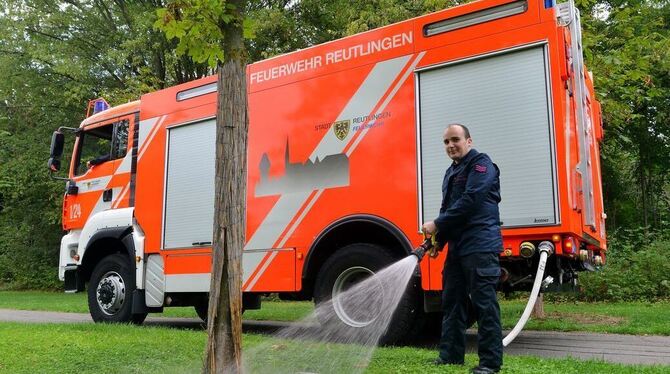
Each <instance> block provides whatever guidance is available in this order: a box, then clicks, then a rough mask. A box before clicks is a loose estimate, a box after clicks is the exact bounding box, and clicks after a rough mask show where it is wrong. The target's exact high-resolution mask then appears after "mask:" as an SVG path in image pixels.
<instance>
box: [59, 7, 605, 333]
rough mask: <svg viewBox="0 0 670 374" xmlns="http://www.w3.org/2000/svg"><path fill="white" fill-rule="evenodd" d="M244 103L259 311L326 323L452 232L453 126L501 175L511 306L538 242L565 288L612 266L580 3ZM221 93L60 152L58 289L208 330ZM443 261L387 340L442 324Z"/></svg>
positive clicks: (426, 20)
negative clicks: (444, 215) (180, 317)
mask: <svg viewBox="0 0 670 374" xmlns="http://www.w3.org/2000/svg"><path fill="white" fill-rule="evenodd" d="M247 85H248V87H247V88H248V95H249V96H248V98H249V119H250V120H249V122H250V124H249V146H248V154H247V165H248V175H247V194H246V245H245V247H244V255H243V271H244V275H243V292H244V308H245V309H254V308H259V307H260V295H263V294H267V293H278V294H279V295H280V297H282V298H285V299H298V300H310V299H313V300H314V301H315V302H316V303H317V304H319V303H322V302H324V301H326V300H328V299H331V297H332V296H333V295H336V294H338V293H340V292H342V291H343V290H345V289H347V288H348V287H349V286H350V285H351V284H353V283H355V282H357V281H359V280H361V279H363V278H365V277H368V276H369V275H370V274H372V273H374V272H375V271H378V270H379V269H381V268H382V267H384V266H386V265H388V264H390V263H392V262H394V261H396V260H398V259H401V258H403V257H404V256H407V255H408V253H409V252H410V251H411V249H412V248H413V247H415V246H417V245H418V244H420V243H421V242H422V241H423V238H422V236H421V234H420V232H419V230H420V227H421V223H422V222H424V221H428V220H431V219H433V218H435V217H436V215H437V213H438V210H439V206H440V201H441V198H442V196H441V190H440V187H441V181H442V177H443V175H444V171H445V169H446V168H447V167H448V166H449V164H450V160H449V159H448V158H447V156H446V154H445V152H444V147H443V145H442V144H441V134H442V131H443V130H444V128H445V126H446V125H447V124H449V123H454V122H458V123H462V124H465V125H467V126H468V127H469V128H470V130H471V132H472V134H473V140H474V146H475V148H477V149H478V150H479V151H482V152H486V153H487V154H489V155H490V156H491V158H492V159H493V160H494V161H495V162H496V163H497V164H498V166H499V168H500V171H501V190H502V202H501V204H500V212H501V220H502V222H503V237H504V248H502V253H501V266H502V267H503V277H502V278H501V289H502V290H504V291H511V290H528V289H530V288H531V285H532V284H533V274H534V272H535V270H536V267H537V266H538V262H539V257H540V256H539V254H538V252H539V251H538V248H539V244H540V243H541V242H544V243H545V244H544V245H545V247H547V246H548V247H551V250H552V252H553V255H551V256H550V257H549V259H548V261H547V263H546V273H547V274H548V275H551V276H552V277H553V278H554V279H555V280H556V281H555V285H559V286H560V285H574V284H575V282H576V280H577V272H578V271H581V270H585V269H592V268H593V267H597V266H598V265H600V264H601V263H602V262H603V260H604V253H605V250H606V239H605V214H604V212H603V200H602V188H601V181H600V161H599V157H600V156H599V144H600V142H601V140H602V135H603V133H602V125H601V113H600V105H599V103H598V101H597V100H596V96H595V93H594V91H593V81H592V77H591V74H590V73H589V72H588V71H587V70H586V69H585V67H584V63H583V57H582V45H581V34H580V24H579V12H578V11H577V9H576V8H575V6H574V4H573V3H572V1H571V0H570V2H568V3H564V4H554V2H553V1H552V0H545V1H543V0H482V1H476V2H473V3H469V4H466V5H462V6H458V7H454V8H450V9H445V10H443V11H439V12H436V13H432V14H428V15H425V16H421V17H417V18H414V19H410V20H407V21H403V22H400V23H396V24H393V25H390V26H386V27H382V28H379V29H375V30H371V31H368V32H364V33H361V34H357V35H353V36H350V37H346V38H342V39H339V40H336V41H333V42H329V43H325V44H321V45H317V46H314V47H311V48H307V49H304V50H300V51H296V52H293V53H289V54H285V55H281V56H277V57H274V58H270V59H268V60H264V61H261V62H258V63H254V64H251V65H249V66H248V68H247ZM215 91H216V77H215V76H211V77H206V78H203V79H198V80H195V81H192V82H188V83H184V84H181V85H178V86H174V87H171V88H167V89H164V90H161V91H157V92H153V93H149V94H146V95H143V96H142V97H141V98H140V99H139V100H137V101H134V102H131V103H127V104H124V105H120V106H116V107H113V108H109V109H106V110H101V109H104V107H101V108H98V110H97V111H96V112H97V113H95V114H93V115H91V116H89V117H88V118H86V119H85V120H84V121H83V122H82V123H81V125H80V126H79V127H78V128H76V129H74V128H71V129H68V128H65V127H63V128H61V129H59V131H57V132H56V133H55V134H54V138H53V141H52V154H51V156H52V158H51V159H50V162H49V166H50V168H51V169H52V170H54V171H55V170H58V169H59V166H60V160H59V158H60V155H61V153H62V149H63V144H64V135H65V133H66V132H68V131H69V132H71V133H74V139H75V140H74V151H73V154H72V158H71V162H70V165H69V175H68V176H67V178H63V179H66V180H67V182H66V193H65V197H64V203H63V229H64V230H65V231H66V232H67V234H66V235H65V236H64V237H63V239H62V242H61V250H60V265H59V276H60V278H61V279H62V280H64V282H65V289H66V291H67V292H77V291H83V290H84V289H85V285H86V284H88V296H89V297H88V299H89V307H90V312H91V315H92V316H93V319H94V320H95V321H119V322H123V321H134V322H141V321H142V320H143V319H144V318H145V316H146V314H147V313H148V312H160V311H162V310H163V308H165V307H169V306H184V305H193V306H195V308H196V310H197V311H198V312H199V314H200V315H202V316H204V315H205V314H206V310H207V308H206V303H207V292H208V291H209V283H210V269H211V243H212V226H213V213H214V167H215V162H216V159H215V141H214V140H215V110H216V92H215ZM98 104H101V103H96V105H98ZM548 247H547V248H548ZM447 251H448V249H447V250H445V251H442V252H441V253H440V255H439V256H438V257H437V258H430V259H429V258H428V257H426V258H425V259H424V260H423V261H421V263H420V266H419V268H420V275H419V276H418V277H417V279H415V284H414V287H410V288H409V289H408V291H407V294H406V296H405V298H404V299H403V301H402V302H401V306H400V308H399V310H398V313H397V317H395V318H396V323H394V324H393V326H392V327H391V328H390V330H389V331H388V333H387V335H388V336H391V339H393V338H399V337H400V336H401V335H402V334H403V333H404V332H406V331H407V330H408V329H407V326H410V325H411V324H413V323H414V322H415V321H416V320H417V319H421V318H425V317H426V315H427V314H426V313H429V312H433V311H436V310H437V309H439V298H440V290H441V288H442V276H441V271H442V266H443V263H444V259H445V255H446V253H447ZM333 308H335V309H336V310H335V313H336V314H337V316H338V318H339V319H340V321H341V323H343V324H346V325H349V326H351V327H352V328H357V327H361V326H365V325H366V323H369V321H366V320H360V316H358V317H357V316H356V314H355V313H353V312H352V311H351V310H348V309H347V308H345V307H343V306H338V305H335V306H333ZM371 318H373V317H371Z"/></svg>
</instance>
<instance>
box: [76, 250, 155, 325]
mask: <svg viewBox="0 0 670 374" xmlns="http://www.w3.org/2000/svg"><path fill="white" fill-rule="evenodd" d="M134 275H135V273H134V269H131V263H130V260H129V259H128V256H126V255H123V254H114V255H110V256H107V257H105V258H104V259H102V261H100V262H99V263H98V265H96V267H95V269H94V270H93V274H92V275H91V281H90V283H89V286H88V310H89V311H90V313H91V317H92V318H93V321H95V322H107V323H128V322H131V323H134V324H141V323H142V322H144V319H145V318H146V316H147V314H146V313H140V314H133V313H132V310H133V308H132V299H133V298H132V296H133V291H135V276H134Z"/></svg>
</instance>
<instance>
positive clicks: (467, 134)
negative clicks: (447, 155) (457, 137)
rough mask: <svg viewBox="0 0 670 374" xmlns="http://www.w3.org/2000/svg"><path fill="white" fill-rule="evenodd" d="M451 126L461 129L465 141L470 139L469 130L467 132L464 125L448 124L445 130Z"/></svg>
mask: <svg viewBox="0 0 670 374" xmlns="http://www.w3.org/2000/svg"><path fill="white" fill-rule="evenodd" d="M452 126H458V127H460V128H462V129H463V134H465V139H470V138H471V137H470V130H468V128H467V127H465V125H462V124H460V123H450V124H448V125H447V128H450V127H452Z"/></svg>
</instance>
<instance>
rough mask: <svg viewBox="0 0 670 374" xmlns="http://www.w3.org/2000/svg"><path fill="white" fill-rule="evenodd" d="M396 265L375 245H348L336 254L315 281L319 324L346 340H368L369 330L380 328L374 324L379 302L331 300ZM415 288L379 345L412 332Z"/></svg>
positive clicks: (401, 305) (372, 299)
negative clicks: (331, 329) (344, 337)
mask: <svg viewBox="0 0 670 374" xmlns="http://www.w3.org/2000/svg"><path fill="white" fill-rule="evenodd" d="M395 261H397V259H396V258H394V257H393V256H392V255H391V254H390V252H389V251H388V250H387V249H385V248H384V247H381V246H378V245H374V244H367V243H356V244H351V245H348V246H346V247H343V248H341V249H340V250H338V251H337V252H335V253H334V254H333V255H332V256H331V257H330V258H328V260H326V262H325V263H324V265H323V266H322V267H321V269H320V270H319V275H318V276H317V279H316V285H315V290H314V302H315V304H316V314H317V317H318V318H319V321H320V322H321V323H322V324H324V325H325V326H329V327H332V328H333V331H338V332H343V335H344V336H346V339H349V340H354V341H355V340H365V339H367V338H368V336H370V335H371V334H370V333H371V332H372V329H376V328H379V326H375V324H374V323H373V322H374V321H375V320H376V318H377V316H378V315H379V312H380V310H379V309H378V308H375V305H380V306H381V299H376V297H375V296H374V295H372V296H371V297H369V298H367V299H366V300H365V301H364V303H361V300H352V301H351V302H347V301H346V300H340V299H334V301H332V302H331V299H333V298H334V297H335V296H336V295H338V294H340V293H341V292H344V291H346V290H347V289H349V288H350V287H351V286H352V285H354V284H356V283H359V282H361V281H362V280H364V279H366V278H368V277H370V276H372V275H374V274H375V273H376V272H378V271H379V270H381V269H383V268H384V267H386V266H388V265H390V264H392V263H393V262H395ZM415 286H416V285H410V286H408V287H407V291H406V292H405V294H404V295H403V297H402V298H401V300H400V302H399V304H398V307H397V309H396V312H395V313H394V315H393V318H392V320H391V322H390V323H389V325H388V329H387V330H386V333H384V334H383V335H382V337H381V339H380V343H381V344H391V343H394V342H397V341H399V340H401V339H402V338H403V337H404V336H405V335H406V334H407V332H408V331H409V330H410V329H411V326H412V325H413V323H414V319H415V317H416V313H417V309H418V308H417V305H418V302H417V300H418V295H419V293H418V290H419V289H418V287H415ZM378 297H380V298H381V297H383V296H382V295H378ZM362 305H365V307H362ZM357 337H360V339H358V338H357Z"/></svg>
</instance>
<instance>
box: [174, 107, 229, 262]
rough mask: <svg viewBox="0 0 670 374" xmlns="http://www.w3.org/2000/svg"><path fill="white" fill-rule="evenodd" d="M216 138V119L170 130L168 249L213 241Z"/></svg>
mask: <svg viewBox="0 0 670 374" xmlns="http://www.w3.org/2000/svg"><path fill="white" fill-rule="evenodd" d="M215 139H216V124H215V120H214V119H211V120H207V121H204V122H198V123H193V124H189V125H184V126H179V127H174V128H171V129H169V130H168V154H167V160H168V161H167V162H168V164H167V172H166V176H167V178H166V179H167V180H166V191H165V221H164V228H165V230H164V245H163V248H165V249H169V248H190V247H193V246H194V243H203V242H211V241H212V238H213V219H214V166H215V163H214V161H215V159H216V153H215V151H216V148H215V147H216V142H215Z"/></svg>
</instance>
